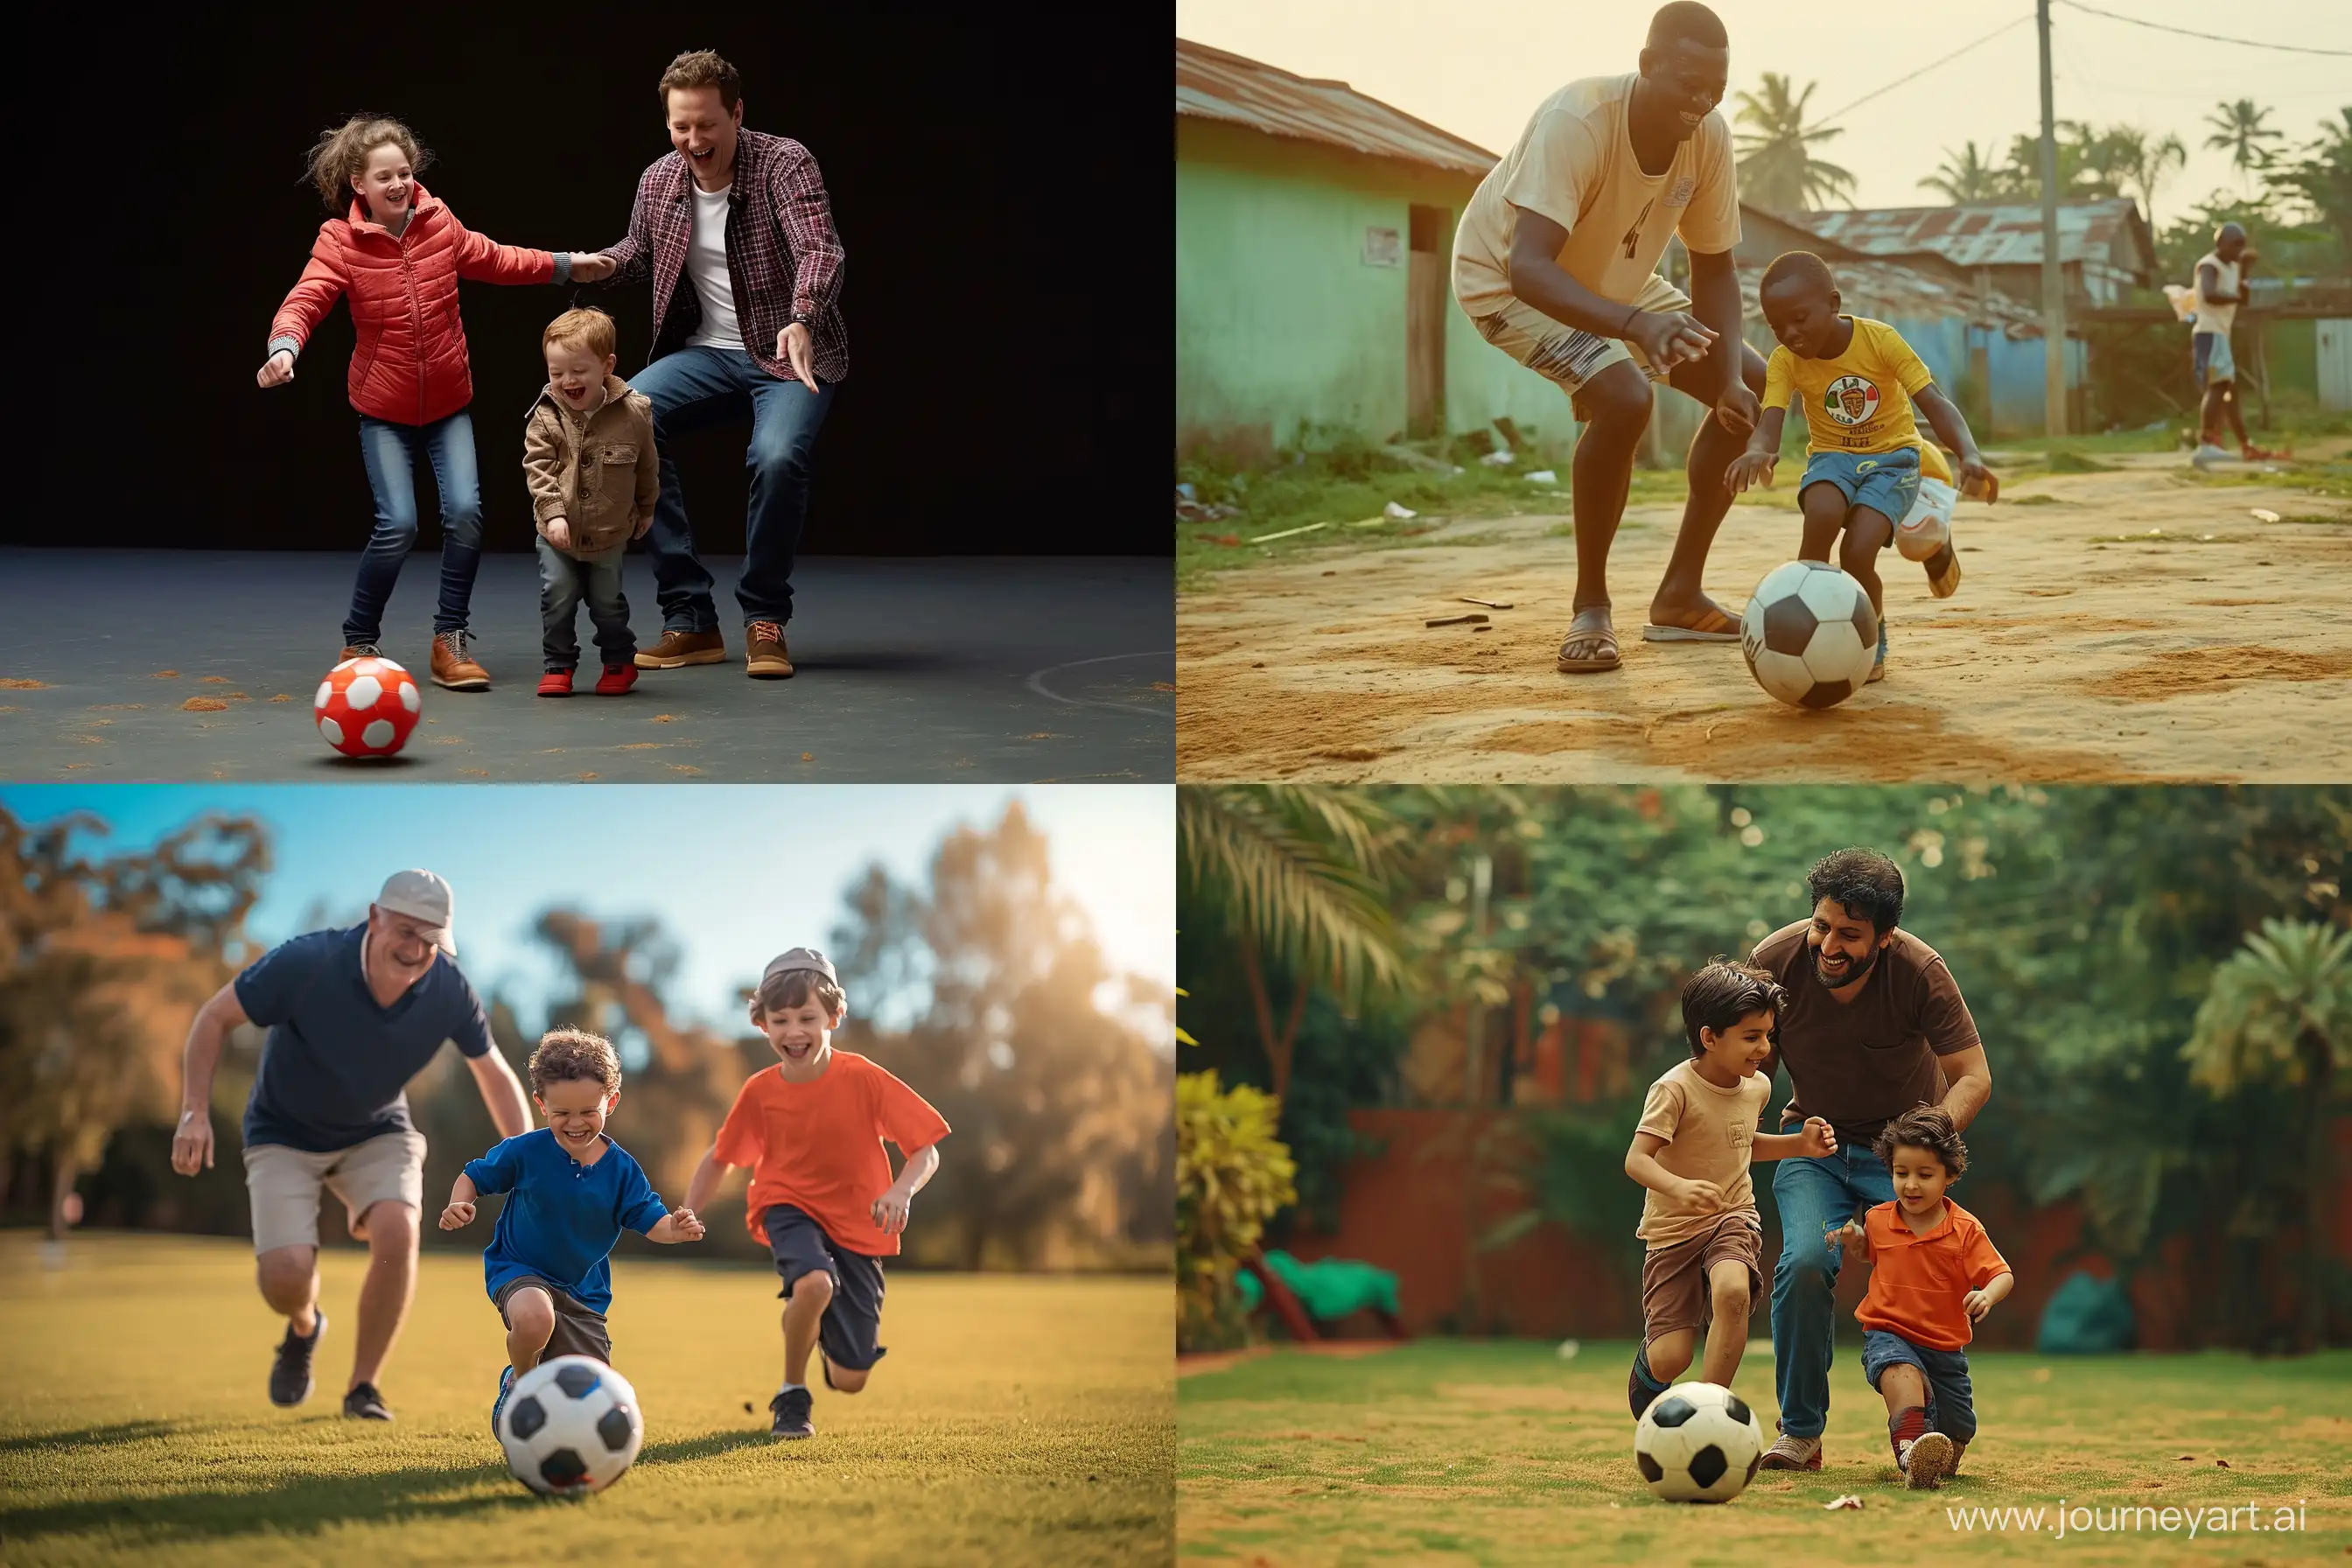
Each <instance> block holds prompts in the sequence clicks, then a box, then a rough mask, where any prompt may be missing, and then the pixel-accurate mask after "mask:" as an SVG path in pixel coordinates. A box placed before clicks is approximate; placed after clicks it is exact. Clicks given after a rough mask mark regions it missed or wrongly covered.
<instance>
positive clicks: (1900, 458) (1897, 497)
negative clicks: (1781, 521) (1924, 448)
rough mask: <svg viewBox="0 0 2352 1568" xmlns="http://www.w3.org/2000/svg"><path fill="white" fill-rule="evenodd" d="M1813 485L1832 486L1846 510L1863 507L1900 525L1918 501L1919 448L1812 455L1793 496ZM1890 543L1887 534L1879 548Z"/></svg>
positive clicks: (1891, 539)
mask: <svg viewBox="0 0 2352 1568" xmlns="http://www.w3.org/2000/svg"><path fill="white" fill-rule="evenodd" d="M1817 484H1829V485H1835V486H1836V487H1837V489H1838V493H1839V494H1841V495H1843V496H1844V497H1845V504H1846V505H1847V506H1849V507H1856V506H1866V507H1869V508H1870V509H1871V510H1874V511H1876V512H1878V513H1880V514H1881V515H1883V516H1884V517H1885V518H1886V520H1887V521H1890V522H1901V521H1903V520H1904V519H1905V518H1906V517H1908V516H1910V515H1911V503H1912V502H1913V501H1915V500H1918V499H1919V448H1918V447H1896V448H1895V450H1893V451H1891V452H1816V453H1814V454H1813V455H1812V456H1811V458H1808V459H1806V462H1805V476H1804V478H1803V479H1800V480H1798V481H1797V494H1798V495H1799V496H1802V495H1803V494H1804V493H1805V491H1806V490H1807V489H1809V488H1811V486H1813V485H1817ZM1894 542H1895V535H1894V534H1893V533H1892V532H1889V533H1888V534H1887V536H1886V538H1885V541H1884V542H1882V543H1881V545H1880V548H1881V549H1884V548H1885V546H1886V545H1888V544H1892V543H1894Z"/></svg>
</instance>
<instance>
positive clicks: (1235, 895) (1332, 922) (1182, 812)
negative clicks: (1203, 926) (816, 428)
mask: <svg viewBox="0 0 2352 1568" xmlns="http://www.w3.org/2000/svg"><path fill="white" fill-rule="evenodd" d="M1176 826H1177V836H1178V840H1179V844H1180V856H1179V865H1180V868H1181V874H1182V875H1183V877H1184V878H1185V879H1186V880H1187V881H1189V882H1190V883H1191V885H1192V890H1193V891H1194V892H1196V893H1198V894H1200V895H1201V896H1202V897H1203V898H1205V899H1207V900H1209V901H1210V902H1211V903H1213V904H1214V905H1216V906H1217V907H1218V908H1219V909H1220V910H1222V911H1223V915H1224V918H1225V921H1226V923H1227V924H1228V926H1229V927H1230V928H1231V929H1232V930H1233V931H1234V933H1235V935H1236V936H1237V937H1238V939H1239V941H1238V943H1237V946H1238V948H1239V952H1238V957H1239V961H1240V963H1241V970H1242V975H1243V978H1244V981H1245V982H1246V983H1247V984H1248V986H1249V994H1250V1003H1251V1005H1252V1007H1253V1009H1254V1010H1255V1014H1256V1018H1257V1026H1258V1036H1259V1041H1260V1043H1261V1044H1262V1045H1263V1046H1264V1047H1265V1059H1266V1066H1267V1068H1268V1069H1269V1071H1270V1073H1271V1075H1272V1080H1273V1088H1274V1092H1275V1094H1276V1097H1277V1098H1279V1097H1280V1096H1281V1095H1283V1094H1284V1093H1285V1092H1286V1090H1287V1089H1289V1087H1290V1058H1291V1047H1293V1046H1294V1045H1295V1044H1296V1043H1297V1038H1298V1026H1299V1024H1300V1022H1301V1021H1302V1020H1303V1019H1304V1018H1305V1017H1306V1015H1307V992H1308V991H1309V990H1310V989H1312V984H1311V982H1316V981H1320V982H1322V983H1325V984H1328V985H1329V986H1330V988H1331V989H1332V990H1333V991H1334V992H1336V993H1337V994H1339V997H1340V999H1341V1001H1342V1002H1343V1003H1344V1004H1346V1005H1356V1004H1359V1003H1360V1002H1363V1001H1366V1000H1369V999H1370V998H1372V997H1376V996H1390V995H1395V994H1399V993H1402V992H1403V991H1404V990H1406V989H1407V988H1408V987H1409V985H1410V977H1409V974H1408V970H1407V963H1406V959H1405V955H1404V952H1403V948H1402V937H1401V934H1400V933H1399V931H1397V928H1396V924H1395V921H1394V920H1393V919H1392V918H1391V914H1390V912H1389V908H1388V904H1387V901H1386V900H1385V899H1384V898H1383V897H1382V892H1383V889H1384V885H1385V884H1386V882H1387V881H1388V879H1389V878H1390V876H1391V874H1392V872H1393V870H1394V864H1395V853H1396V850H1395V846H1396V844H1397V841H1398V837H1399V833H1398V827H1397V824H1396V823H1395V822H1394V820H1393V819H1392V818H1391V817H1390V816H1389V815H1388V814H1387V813H1386V812H1385V811H1384V810H1382V809H1381V807H1380V806H1379V805H1376V804H1374V803H1373V802H1372V801H1370V800H1368V799H1366V798H1365V797H1364V796H1362V795H1359V794H1356V793H1355V792H1352V791H1349V790H1339V789H1331V788H1328V787H1325V786H1322V785H1316V784H1263V785H1239V784H1225V785H1215V786H1202V787H1199V788H1194V789H1188V790H1183V791H1181V792H1179V794H1178V795H1177V805H1176ZM1267 958H1272V959H1274V960H1275V961H1276V962H1277V963H1281V964H1282V965H1283V966H1284V967H1285V968H1286V969H1288V970H1289V971H1290V972H1291V973H1292V974H1293V975H1294V976H1295V977H1296V982H1297V983H1296V984H1295V985H1294V987H1293V989H1292V992H1291V997H1290V1009H1289V1016H1287V1017H1286V1019H1284V1020H1283V1022H1282V1023H1281V1024H1279V1025H1277V1024H1276V1022H1275V1016H1274V1006H1273V1003H1272V1000H1271V998H1270V996H1269V995H1268V993H1267V990H1266V984H1265V962H1264V961H1265V959H1267Z"/></svg>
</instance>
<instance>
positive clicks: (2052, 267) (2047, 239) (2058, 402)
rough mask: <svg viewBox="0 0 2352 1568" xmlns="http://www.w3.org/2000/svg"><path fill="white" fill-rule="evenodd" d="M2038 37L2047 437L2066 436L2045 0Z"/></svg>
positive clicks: (2037, 16) (2038, 0) (2040, 4)
mask: <svg viewBox="0 0 2352 1568" xmlns="http://www.w3.org/2000/svg"><path fill="white" fill-rule="evenodd" d="M2033 25H2034V29H2035V30H2036V31H2037V32H2039V33H2040V34H2041V35H2042V411H2043V417H2044V423H2045V425H2046V426H2047V428H2048V430H2049V433H2050V434H2051V435H2053V436H2063V435H2064V434H2066V275H2065V273H2064V272H2063V271H2062V270H2061V269H2060V268H2059V266H2058V124H2057V120H2056V118H2055V116H2054V114H2053V110H2052V105H2051V98H2050V0H2034V5H2033Z"/></svg>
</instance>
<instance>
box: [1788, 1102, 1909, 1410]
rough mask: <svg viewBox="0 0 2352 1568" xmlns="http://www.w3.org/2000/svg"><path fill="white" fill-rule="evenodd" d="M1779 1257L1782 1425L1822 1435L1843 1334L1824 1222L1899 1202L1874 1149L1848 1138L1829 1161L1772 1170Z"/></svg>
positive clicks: (1837, 1256) (1834, 1262)
mask: <svg viewBox="0 0 2352 1568" xmlns="http://www.w3.org/2000/svg"><path fill="white" fill-rule="evenodd" d="M1772 1201H1773V1203H1774V1204H1775V1205H1777V1206H1778V1207H1779V1208H1780V1261H1779V1262H1778V1263H1776V1264H1774V1265H1773V1268H1772V1387H1773V1392H1774V1393H1775V1394H1778V1395H1780V1430H1781V1431H1783V1432H1786V1433H1788V1434H1789V1435H1790V1436H1794V1437H1818V1436H1821V1435H1822V1428H1823V1427H1825V1426H1828V1425H1829V1422H1830V1357H1831V1350H1832V1344H1833V1342H1834V1341H1835V1339H1836V1336H1837V1318H1836V1309H1837V1303H1836V1301H1835V1300H1834V1299H1833V1293H1834V1292H1835V1291H1836V1289H1837V1278H1838V1264H1839V1262H1840V1261H1841V1259H1842V1258H1843V1254H1842V1253H1833V1252H1832V1251H1831V1250H1830V1249H1829V1247H1828V1246H1827V1245H1826V1244H1824V1243H1823V1241H1822V1226H1824V1225H1826V1224H1828V1223H1830V1222H1832V1221H1835V1222H1837V1223H1839V1224H1843V1223H1844V1222H1845V1221H1847V1220H1849V1219H1852V1218H1853V1216H1854V1215H1857V1214H1859V1213H1861V1212H1862V1211H1863V1210H1864V1209H1866V1208H1869V1207H1871V1206H1872V1205H1875V1204H1886V1203H1893V1202H1894V1201H1895V1178H1894V1177H1892V1176H1890V1175H1888V1174H1887V1173H1886V1163H1885V1161H1883V1160H1881V1159H1880V1158H1879V1157H1878V1155H1877V1154H1876V1153H1875V1152H1873V1151H1872V1150H1869V1149H1858V1148H1853V1147H1850V1146H1848V1145H1847V1144H1845V1143H1844V1142H1843V1141H1841V1142H1840V1143H1839V1145H1838V1152H1836V1153H1834V1154H1832V1155H1831V1156H1830V1157H1829V1158H1828V1159H1826V1160H1810V1159H1795V1160H1782V1161H1781V1162H1780V1163H1779V1164H1778V1165H1777V1166H1776V1167H1775V1168H1774V1170H1773V1172H1772Z"/></svg>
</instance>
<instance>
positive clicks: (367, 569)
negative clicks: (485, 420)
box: [343, 408, 482, 647]
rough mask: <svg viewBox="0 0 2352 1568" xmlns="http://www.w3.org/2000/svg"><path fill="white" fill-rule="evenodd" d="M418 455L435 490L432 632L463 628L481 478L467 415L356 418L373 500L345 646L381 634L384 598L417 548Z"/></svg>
mask: <svg viewBox="0 0 2352 1568" xmlns="http://www.w3.org/2000/svg"><path fill="white" fill-rule="evenodd" d="M420 454H421V455H422V456H424V457H425V458H426V459H428V460H429V461H430V462H431V463H432V465H433V488H434V489H436V490H438V491H440V493H441V603H440V605H439V606H438V607H437V608H436V609H435V611H434V612H433V635H434V636H436V637H438V636H440V635H441V634H442V633H443V632H454V631H460V630H463V629H464V627H465V625H466V606H467V602H468V601H469V600H471V599H472V598H473V596H474V574H475V573H476V572H477V571H478V570H479V569H480V567H481V564H482V479H481V474H480V471H479V470H478V469H477V468H475V467H474V420H473V416H472V415H470V414H468V413H467V411H466V410H465V409H462V408H460V409H459V410H457V413H455V414H452V415H450V416H448V417H447V418H446V419H437V420H436V421H434V422H433V423H432V424H430V425H395V424H394V423H393V422H392V421H390V420H389V419H378V418H376V417H375V416H373V415H367V414H362V415H361V416H360V460H361V461H362V462H363V463H365V464H366V465H367V477H368V489H370V490H371V491H373V493H374V495H375V531H374V532H373V534H371V535H369V537H368V542H367V549H366V550H364V551H362V552H361V554H360V574H359V581H357V582H356V583H354V584H352V612H351V614H350V615H349V616H345V617H344V619H343V642H344V644H345V646H347V647H348V646H352V645H354V644H358V643H373V642H375V641H377V640H378V639H380V638H381V637H383V605H384V601H385V600H387V599H389V598H391V597H392V585H393V584H394V583H395V582H397V581H398V580H399V578H400V563H402V562H403V561H404V560H406V559H407V558H408V552H409V550H410V548H411V547H412V546H414V545H415V543H416V459H417V458H418V456H419V455H420Z"/></svg>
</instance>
